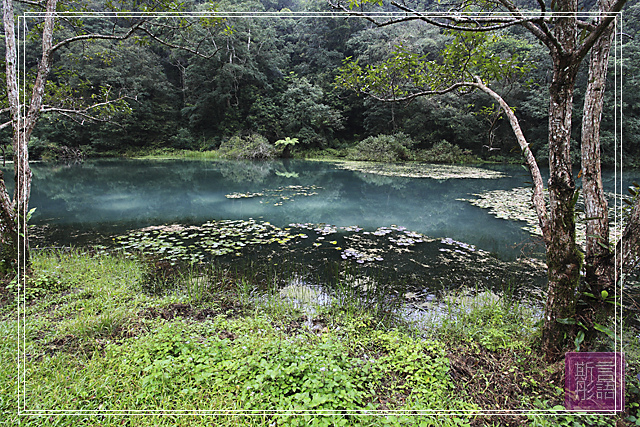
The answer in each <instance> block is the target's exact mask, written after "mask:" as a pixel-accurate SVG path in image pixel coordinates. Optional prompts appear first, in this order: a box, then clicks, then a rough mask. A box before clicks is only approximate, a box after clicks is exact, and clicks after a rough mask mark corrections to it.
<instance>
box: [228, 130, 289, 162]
mask: <svg viewBox="0 0 640 427" xmlns="http://www.w3.org/2000/svg"><path fill="white" fill-rule="evenodd" d="M218 152H219V153H220V156H221V157H224V158H227V159H238V160H240V159H248V160H265V159H271V158H273V157H274V156H275V154H276V149H275V147H274V146H273V145H271V144H269V141H267V138H265V137H264V136H262V135H259V134H255V133H254V134H250V135H247V136H238V135H236V136H232V137H231V138H229V139H227V140H226V141H223V142H222V144H221V145H220V148H219V149H218Z"/></svg>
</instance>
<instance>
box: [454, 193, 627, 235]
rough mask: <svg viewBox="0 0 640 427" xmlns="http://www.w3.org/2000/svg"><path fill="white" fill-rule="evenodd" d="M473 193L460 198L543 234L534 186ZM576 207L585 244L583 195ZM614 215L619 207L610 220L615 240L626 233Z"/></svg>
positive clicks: (577, 230)
mask: <svg viewBox="0 0 640 427" xmlns="http://www.w3.org/2000/svg"><path fill="white" fill-rule="evenodd" d="M472 195H473V196H475V197H476V198H475V199H471V198H470V199H457V200H460V201H466V202H469V203H471V204H472V205H474V206H478V207H480V208H483V209H488V210H489V213H490V214H491V215H494V216H495V217H496V218H500V219H506V220H511V221H523V222H525V224H526V225H524V226H523V227H522V229H523V230H525V231H527V232H529V233H531V234H533V235H537V236H542V231H541V230H540V226H539V223H538V216H537V214H536V211H535V208H534V206H533V202H532V201H531V198H532V195H533V190H532V189H531V188H526V187H516V188H512V189H510V190H491V191H485V192H483V193H479V194H472ZM606 196H607V198H608V199H609V201H610V202H611V200H614V198H615V194H613V193H606ZM545 198H546V203H547V204H548V203H549V200H548V197H547V195H546V194H545ZM610 204H611V203H610ZM575 209H576V241H577V243H578V244H580V245H583V246H584V244H585V238H586V219H585V213H584V199H583V197H582V194H580V195H579V196H578V200H577V202H576V207H575ZM614 216H615V210H614V209H609V220H610V224H612V226H611V227H610V229H609V239H610V241H611V242H615V241H617V239H619V238H620V236H621V235H622V228H621V223H620V224H619V227H618V229H616V228H615V227H613V224H614ZM619 216H620V215H619Z"/></svg>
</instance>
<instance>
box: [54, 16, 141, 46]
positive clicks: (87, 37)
mask: <svg viewBox="0 0 640 427" xmlns="http://www.w3.org/2000/svg"><path fill="white" fill-rule="evenodd" d="M143 23H144V21H140V22H138V23H136V24H134V25H133V26H132V27H131V28H129V30H128V31H127V32H126V33H125V34H123V35H120V36H116V35H110V34H82V35H80V36H74V37H69V38H68V39H65V40H62V41H61V42H59V43H57V44H56V45H55V46H53V47H52V48H51V52H55V51H56V50H58V49H60V48H61V47H63V46H66V45H68V44H70V43H73V42H76V41H80V40H126V39H128V38H129V37H131V36H132V35H133V33H135V31H136V30H137V29H138V28H139V27H140V26H141V25H142V24H143Z"/></svg>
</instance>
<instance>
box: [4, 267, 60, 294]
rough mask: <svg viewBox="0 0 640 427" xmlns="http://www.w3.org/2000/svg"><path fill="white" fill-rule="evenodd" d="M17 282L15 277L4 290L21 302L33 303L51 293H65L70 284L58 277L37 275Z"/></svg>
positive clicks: (43, 274) (44, 274)
mask: <svg viewBox="0 0 640 427" xmlns="http://www.w3.org/2000/svg"><path fill="white" fill-rule="evenodd" d="M21 282H22V283H19V282H18V278H17V277H15V278H14V279H13V280H12V281H11V282H9V284H8V285H7V286H6V290H7V291H9V292H10V293H12V294H13V295H14V297H18V296H19V297H20V300H21V301H33V300H35V299H38V298H42V297H44V296H46V295H50V294H52V293H58V292H62V291H66V290H68V289H69V288H71V286H72V283H70V282H67V281H63V280H62V279H61V278H60V277H59V276H57V275H52V274H46V273H39V274H37V275H35V276H31V277H27V278H26V280H24V281H22V280H21Z"/></svg>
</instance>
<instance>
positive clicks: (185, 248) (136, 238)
mask: <svg viewBox="0 0 640 427" xmlns="http://www.w3.org/2000/svg"><path fill="white" fill-rule="evenodd" d="M333 234H336V236H335V237H334V238H332V239H329V238H327V236H330V235H333ZM379 237H384V238H383V239H379ZM113 240H114V241H115V242H116V245H117V246H118V247H119V248H121V249H122V250H123V251H124V252H125V253H126V254H129V255H132V254H134V253H136V252H142V253H147V254H153V256H154V257H156V258H157V259H165V260H169V261H171V262H174V263H175V262H179V261H181V262H185V261H186V262H191V263H194V262H198V261H203V260H205V259H208V258H211V257H216V256H223V255H228V254H235V255H237V256H242V255H243V253H244V250H245V249H248V248H250V247H263V246H267V245H272V244H278V245H280V247H282V248H286V247H287V246H290V245H294V244H300V243H301V242H302V241H304V240H308V243H307V244H306V245H301V246H302V247H303V248H305V249H313V248H322V249H330V250H333V251H338V252H340V253H341V257H342V259H353V260H355V261H356V262H358V263H365V262H375V261H383V260H384V258H383V256H382V255H381V254H383V253H385V252H388V251H389V250H391V249H393V248H396V249H397V248H408V247H411V246H413V245H415V244H418V243H423V242H427V241H430V239H428V238H427V237H426V236H424V235H422V234H420V233H416V232H413V231H409V230H407V229H406V228H405V227H398V226H395V225H392V226H390V227H380V228H378V229H377V230H375V231H373V232H369V231H364V230H363V229H362V228H360V227H358V226H348V227H335V226H332V225H329V224H311V223H295V224H289V227H285V228H280V227H276V226H275V225H273V224H271V223H269V222H264V221H260V222H259V221H256V220H253V219H249V220H221V221H209V222H207V223H204V224H202V225H200V226H186V225H180V224H172V225H163V226H153V227H147V228H143V229H141V230H134V231H131V232H130V233H128V234H126V235H122V236H117V237H115V238H114V239H113ZM347 245H348V247H347ZM376 245H377V246H379V247H378V248H374V247H375V246H376Z"/></svg>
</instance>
